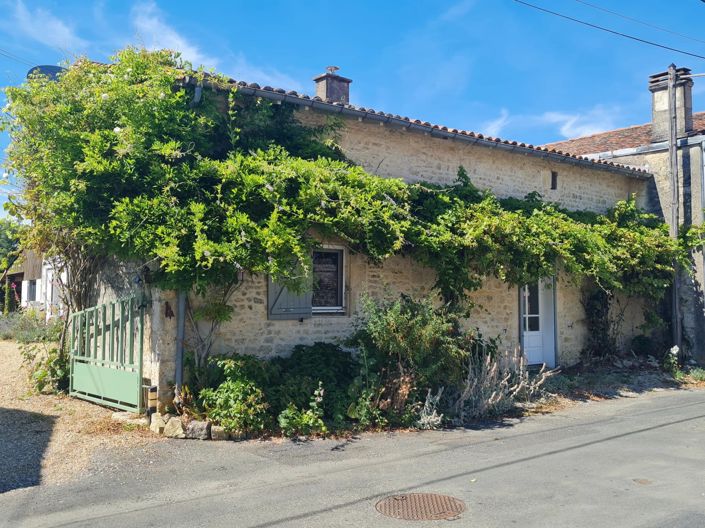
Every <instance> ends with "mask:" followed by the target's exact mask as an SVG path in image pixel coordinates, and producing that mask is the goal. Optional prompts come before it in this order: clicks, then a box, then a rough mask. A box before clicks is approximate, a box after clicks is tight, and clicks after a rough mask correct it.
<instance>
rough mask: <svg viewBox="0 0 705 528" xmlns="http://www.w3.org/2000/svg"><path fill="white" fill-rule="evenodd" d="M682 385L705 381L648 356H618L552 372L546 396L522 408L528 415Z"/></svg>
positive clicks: (693, 385) (700, 385) (700, 384)
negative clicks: (659, 364) (662, 366)
mask: <svg viewBox="0 0 705 528" xmlns="http://www.w3.org/2000/svg"><path fill="white" fill-rule="evenodd" d="M678 389H684V390H702V389H705V381H702V380H698V379H695V378H694V377H693V376H691V375H689V374H688V373H683V372H681V373H679V374H678V375H677V376H675V377H674V376H673V375H671V374H670V373H668V372H665V371H663V370H662V369H660V368H658V367H656V366H655V365H654V361H650V360H648V359H641V358H630V359H629V360H625V359H615V360H612V361H605V362H602V363H599V364H592V365H578V366H575V367H571V368H570V369H566V370H565V371H563V372H560V373H558V374H556V375H554V376H552V377H551V378H549V379H548V381H547V382H546V384H545V385H544V396H543V397H542V398H541V399H539V400H537V401H535V402H532V403H530V404H524V405H521V406H520V408H521V411H522V413H523V414H524V415H531V414H548V413H552V412H555V411H559V410H561V409H565V408H566V407H570V406H572V405H575V404H576V403H579V402H586V401H601V400H609V399H614V398H634V397H636V396H638V395H639V394H643V393H646V392H651V391H664V390H678Z"/></svg>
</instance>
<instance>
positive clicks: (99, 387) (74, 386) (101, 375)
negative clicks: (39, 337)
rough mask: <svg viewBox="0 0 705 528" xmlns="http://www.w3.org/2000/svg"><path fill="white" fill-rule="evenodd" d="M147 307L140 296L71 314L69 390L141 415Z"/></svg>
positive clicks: (76, 394) (75, 394) (78, 396)
mask: <svg viewBox="0 0 705 528" xmlns="http://www.w3.org/2000/svg"><path fill="white" fill-rule="evenodd" d="M143 341H144V303H143V302H142V301H141V300H139V299H138V297H137V296H136V295H132V296H130V297H125V298H122V299H118V300H116V301H113V302H110V303H106V304H101V305H98V306H94V307H93V308H88V309H86V310H83V311H81V312H76V313H75V314H72V315H71V347H70V348H71V351H70V361H71V363H70V365H71V386H70V391H69V393H70V394H71V395H72V396H76V397H77V398H82V399H84V400H89V401H92V402H95V403H100V404H101V405H107V406H109V407H115V408H118V409H123V410H126V411H134V412H141V411H142V409H143V401H142V354H143V350H144V347H143Z"/></svg>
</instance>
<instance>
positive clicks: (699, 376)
mask: <svg viewBox="0 0 705 528" xmlns="http://www.w3.org/2000/svg"><path fill="white" fill-rule="evenodd" d="M688 374H689V375H690V377H691V378H693V379H694V380H695V381H705V369H704V368H702V367H696V368H693V369H690V372H688Z"/></svg>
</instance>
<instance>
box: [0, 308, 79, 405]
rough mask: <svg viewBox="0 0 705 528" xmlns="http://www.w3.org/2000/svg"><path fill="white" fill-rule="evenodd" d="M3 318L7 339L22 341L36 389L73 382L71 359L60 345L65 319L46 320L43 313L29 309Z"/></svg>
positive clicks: (57, 388)
mask: <svg viewBox="0 0 705 528" xmlns="http://www.w3.org/2000/svg"><path fill="white" fill-rule="evenodd" d="M2 319H3V321H2V322H3V325H2V326H4V327H5V329H4V330H3V338H4V339H14V340H15V341H17V342H19V343H20V352H21V353H22V361H23V363H24V365H25V368H26V369H27V372H28V374H29V382H30V385H31V387H32V389H34V390H36V391H38V392H45V391H65V390H66V389H67V388H68V385H69V359H68V354H67V353H66V351H65V350H61V349H60V348H59V346H58V343H59V339H60V336H61V330H62V328H63V321H62V320H61V319H52V320H50V321H49V322H46V321H45V320H44V316H43V314H42V313H40V312H37V311H35V310H25V311H23V312H21V313H20V314H12V315H10V316H5V317H3V318H2Z"/></svg>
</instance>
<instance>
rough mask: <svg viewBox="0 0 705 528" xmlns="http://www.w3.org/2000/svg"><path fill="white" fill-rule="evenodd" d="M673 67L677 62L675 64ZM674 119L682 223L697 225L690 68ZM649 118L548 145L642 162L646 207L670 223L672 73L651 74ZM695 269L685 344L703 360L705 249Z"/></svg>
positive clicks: (701, 183) (697, 146)
mask: <svg viewBox="0 0 705 528" xmlns="http://www.w3.org/2000/svg"><path fill="white" fill-rule="evenodd" d="M674 68H675V67H674ZM675 73H676V82H675V103H676V104H675V109H674V110H675V111H674V114H675V116H673V117H675V122H676V154H677V161H676V166H677V177H678V179H677V181H678V196H679V199H678V202H677V203H678V216H679V224H680V225H682V226H690V225H699V224H702V222H703V210H704V209H705V112H696V113H694V112H693V77H692V76H691V72H690V70H689V69H688V68H676V69H675ZM648 89H649V91H650V92H651V100H652V108H651V114H652V120H651V122H650V123H646V124H643V125H635V126H630V127H626V128H621V129H617V130H610V131H607V132H602V133H599V134H594V135H591V136H587V137H581V138H576V139H569V140H566V141H560V142H557V143H551V144H548V145H545V147H546V148H549V149H555V150H560V151H568V152H571V153H573V154H579V155H582V156H585V157H588V158H590V159H594V160H596V161H612V162H615V163H624V164H629V165H633V166H639V167H642V168H643V169H644V170H646V171H648V172H649V173H651V174H652V175H653V178H654V184H655V185H653V186H652V187H650V188H649V192H648V194H647V196H646V197H645V199H646V200H645V204H646V206H647V207H648V208H649V209H650V210H651V211H653V212H654V213H656V214H658V215H661V216H663V218H664V219H666V221H667V222H668V223H669V225H670V224H672V223H673V222H672V220H671V218H672V203H673V198H672V188H673V186H672V184H671V181H672V180H671V171H670V161H669V160H670V158H669V120H670V119H671V115H669V102H668V72H661V73H657V74H654V75H651V76H650V77H649V81H648ZM691 271H692V274H691V275H690V276H688V274H685V273H684V274H681V277H680V281H679V282H680V287H679V304H680V318H681V328H682V335H683V347H684V349H685V350H686V352H688V353H689V354H690V355H692V356H694V357H696V358H697V359H699V360H700V361H703V360H705V298H704V295H705V294H704V293H703V285H704V284H705V254H704V253H702V252H700V253H696V254H694V255H693V257H692V270H691Z"/></svg>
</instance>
